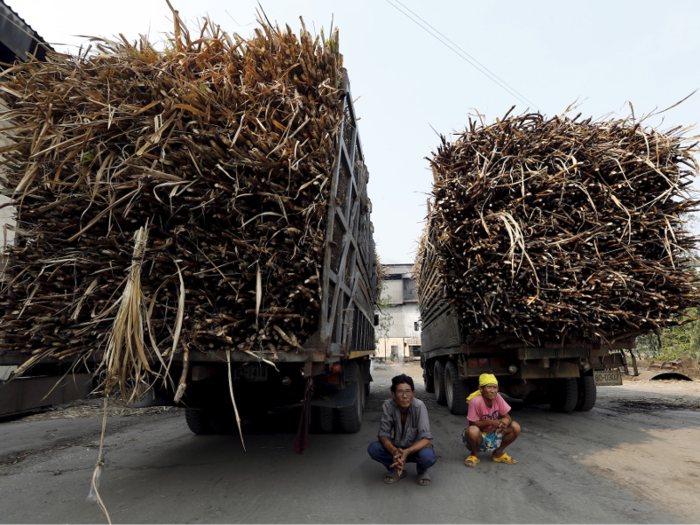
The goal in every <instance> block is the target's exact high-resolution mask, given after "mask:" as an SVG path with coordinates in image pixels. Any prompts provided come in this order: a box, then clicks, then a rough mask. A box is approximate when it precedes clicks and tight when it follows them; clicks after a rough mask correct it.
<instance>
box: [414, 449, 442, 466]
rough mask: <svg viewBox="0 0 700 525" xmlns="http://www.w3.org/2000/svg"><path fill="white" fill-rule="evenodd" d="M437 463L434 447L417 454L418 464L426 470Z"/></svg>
mask: <svg viewBox="0 0 700 525" xmlns="http://www.w3.org/2000/svg"><path fill="white" fill-rule="evenodd" d="M436 462H437V457H436V456H435V449H433V447H425V448H422V449H420V450H419V451H418V452H417V453H416V463H417V464H419V465H420V466H421V467H422V468H424V469H427V468H430V467H432V466H433V465H435V463H436Z"/></svg>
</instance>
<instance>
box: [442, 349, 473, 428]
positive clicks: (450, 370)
mask: <svg viewBox="0 0 700 525" xmlns="http://www.w3.org/2000/svg"><path fill="white" fill-rule="evenodd" d="M468 395H469V392H468V391H467V385H465V384H464V381H462V380H461V379H460V378H459V371H458V370H457V365H455V364H454V362H452V361H449V362H448V363H447V366H445V397H446V398H447V408H449V409H450V412H452V413H453V414H455V415H458V416H463V415H465V414H466V413H467V408H468V406H469V405H468V404H467V396H468Z"/></svg>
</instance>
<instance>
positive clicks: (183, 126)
mask: <svg viewBox="0 0 700 525" xmlns="http://www.w3.org/2000/svg"><path fill="white" fill-rule="evenodd" d="M174 14H175V33H174V35H173V38H172V42H171V43H172V47H171V48H168V49H166V50H165V51H163V50H159V49H156V48H155V47H154V46H153V45H152V44H150V43H149V42H148V41H147V40H146V39H145V37H144V38H141V40H140V41H138V42H135V43H129V42H127V41H122V42H114V41H109V40H103V39H98V40H95V42H94V45H95V46H96V52H92V53H87V54H84V55H80V56H71V55H58V54H56V55H49V57H48V59H47V62H45V63H43V62H38V61H35V60H34V61H30V62H27V63H24V64H19V65H16V66H15V67H14V68H12V69H11V70H10V71H9V72H8V73H7V74H6V75H5V78H4V80H3V82H2V91H0V98H2V100H3V102H4V103H5V105H6V106H7V108H8V109H7V111H5V112H3V115H2V118H3V119H4V120H5V121H9V122H12V124H13V128H12V130H11V132H10V133H11V137H10V138H11V139H12V143H11V145H9V146H6V147H4V148H2V151H1V152H0V154H2V156H3V157H4V160H3V168H2V186H3V188H4V189H3V190H2V191H3V192H4V193H5V194H6V195H9V196H10V197H12V205H13V206H14V207H15V209H16V227H15V230H16V231H15V234H16V238H15V243H14V246H12V247H10V248H8V250H7V260H6V267H5V271H4V274H3V289H4V293H3V294H2V299H1V300H2V309H3V312H2V320H1V321H0V330H1V331H2V332H3V342H2V347H1V349H0V364H15V365H18V370H17V371H16V372H15V376H16V377H18V376H21V375H22V374H28V373H31V370H32V369H33V368H39V367H43V368H44V369H46V367H54V372H55V373H58V372H67V371H71V370H72V371H76V370H78V369H85V368H87V369H88V370H90V371H91V372H93V373H95V376H96V377H97V378H98V379H99V381H98V386H99V388H100V389H101V390H102V391H103V392H104V393H105V394H106V395H112V394H115V393H117V392H120V393H121V394H122V395H124V396H125V397H126V398H127V399H128V400H129V401H132V402H135V403H139V404H140V405H141V406H144V405H148V404H164V405H167V404H178V403H179V404H180V405H181V406H182V405H184V406H185V407H187V411H186V412H187V414H186V417H187V423H188V424H189V426H190V428H191V429H192V430H193V431H194V432H196V433H207V432H216V431H218V430H222V429H225V428H226V427H228V426H230V423H231V421H234V426H235V421H236V420H239V421H240V420H242V419H250V418H253V417H255V416H259V415H263V414H265V413H267V412H268V411H269V410H271V409H277V408H283V407H290V406H299V405H301V406H302V407H303V422H304V424H303V425H300V428H303V429H304V430H305V429H307V428H308V423H309V420H310V418H311V416H313V419H315V423H316V426H317V427H318V428H319V429H320V430H322V431H331V430H332V429H333V428H340V429H341V430H342V431H346V432H356V431H357V430H359V428H360V424H361V421H362V412H363V407H364V398H365V394H366V393H367V392H368V390H369V388H368V387H369V382H370V380H371V377H370V374H369V360H368V356H369V355H370V354H371V353H372V352H373V350H374V319H375V318H374V311H373V310H374V304H375V302H376V297H377V289H378V287H379V286H380V285H379V283H378V276H377V264H376V253H375V246H374V241H373V227H372V223H371V221H370V212H371V202H370V200H369V198H368V195H367V183H368V180H369V174H368V170H367V167H366V166H365V162H364V156H363V153H362V146H361V143H360V139H359V135H358V132H357V126H356V117H355V110H354V108H353V104H352V97H351V96H350V87H349V82H348V77H347V74H346V72H345V70H344V69H343V68H342V55H341V54H340V53H339V52H338V33H337V31H332V32H331V35H330V36H329V37H328V38H325V37H324V36H323V34H322V35H321V36H320V37H315V38H314V37H312V35H311V34H310V33H309V32H308V31H306V29H305V28H304V29H303V30H302V31H301V34H300V36H299V37H297V36H296V35H295V34H294V33H292V32H291V31H290V30H289V29H288V28H287V29H280V28H279V27H276V26H272V25H270V24H269V23H261V26H260V28H258V29H257V30H256V32H255V35H254V36H253V37H252V38H250V39H248V40H246V39H244V38H242V37H240V36H238V35H235V34H234V35H229V34H227V33H225V32H223V31H222V30H221V29H220V28H219V27H218V26H216V25H213V24H211V23H210V22H208V23H207V24H205V27H204V30H203V33H202V35H201V36H197V37H195V36H191V35H190V33H189V32H188V30H187V28H186V27H185V26H184V25H183V24H182V22H181V21H180V19H179V17H178V16H177V12H174ZM334 420H335V421H334ZM334 425H335V427H334ZM303 433H304V432H301V434H303Z"/></svg>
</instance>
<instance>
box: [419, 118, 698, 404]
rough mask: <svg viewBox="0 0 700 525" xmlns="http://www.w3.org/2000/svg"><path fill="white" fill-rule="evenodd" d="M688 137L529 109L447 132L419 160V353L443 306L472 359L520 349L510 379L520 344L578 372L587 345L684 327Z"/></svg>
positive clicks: (688, 296) (691, 299)
mask: <svg viewBox="0 0 700 525" xmlns="http://www.w3.org/2000/svg"><path fill="white" fill-rule="evenodd" d="M686 134H687V130H685V129H681V128H676V129H673V130H670V131H665V132H662V131H658V130H656V129H654V128H652V127H650V126H648V125H647V124H646V123H645V122H644V120H643V119H642V120H636V119H634V118H628V119H611V120H599V121H594V120H592V119H588V120H579V117H576V118H570V117H568V116H567V115H563V116H557V117H554V118H546V117H544V116H543V115H541V114H538V113H533V114H524V115H520V116H507V115H506V117H505V118H503V119H502V120H497V121H496V122H495V123H494V124H491V125H486V124H483V123H477V122H474V121H471V120H470V123H469V125H468V127H467V129H466V130H465V131H464V132H463V133H461V134H459V135H458V137H457V138H456V140H455V141H454V142H448V141H447V140H446V139H445V138H444V137H443V138H442V143H441V144H440V145H439V147H438V148H437V151H436V152H435V153H434V154H433V155H432V157H431V158H430V159H429V161H430V164H431V167H432V172H433V176H434V185H433V192H432V199H431V201H430V203H429V213H428V219H427V225H426V228H425V231H424V234H423V236H422V239H421V244H420V249H419V254H418V258H417V273H418V295H419V300H420V309H421V319H422V321H423V326H424V332H423V336H424V347H425V336H426V333H425V329H426V327H428V331H430V328H429V326H430V325H431V323H433V322H434V321H437V320H439V319H440V318H441V317H440V316H441V315H443V314H444V313H445V311H446V310H445V309H446V308H448V309H449V312H450V315H451V316H453V317H454V319H455V322H456V323H457V325H455V326H456V328H455V331H456V332H459V333H458V334H455V337H456V338H459V339H460V341H461V342H462V343H463V344H464V345H467V346H469V345H472V350H473V347H474V345H478V344H482V345H487V346H491V347H493V345H497V346H498V347H499V348H500V350H501V351H502V352H505V354H503V355H506V354H507V352H508V349H517V348H520V349H521V350H518V352H519V353H520V358H519V359H518V358H516V359H515V360H514V362H513V364H512V367H513V369H520V371H519V372H515V373H514V374H515V376H517V375H518V374H520V373H521V372H522V373H524V371H523V370H522V369H523V363H525V364H527V363H530V364H532V363H533V362H534V361H533V360H528V358H527V355H528V354H527V351H526V350H527V348H530V349H531V350H532V351H531V352H530V354H529V355H530V356H532V357H531V359H532V358H534V357H535V355H538V356H539V357H540V358H541V359H543V360H545V359H546V360H548V359H550V357H552V358H557V356H556V354H552V356H550V355H549V354H550V353H551V352H548V351H546V350H544V349H545V348H546V347H549V348H557V347H558V348H559V349H560V350H561V351H562V354H561V355H559V356H558V357H559V358H563V357H564V353H565V352H564V349H566V348H569V349H570V350H568V353H569V354H571V356H570V357H572V358H573V357H575V356H574V355H573V354H574V353H575V352H574V351H573V350H571V348H572V347H575V348H579V349H580V351H581V352H582V356H583V358H585V359H586V362H585V365H586V367H587V368H586V369H585V370H582V371H581V374H583V372H586V371H588V370H589V369H590V368H591V366H593V365H592V364H591V363H590V362H589V361H588V360H587V359H588V357H589V356H590V350H591V348H593V349H596V348H597V349H600V348H601V346H602V347H608V348H615V347H617V348H623V347H625V345H624V344H623V341H624V340H627V341H628V343H629V344H627V348H629V347H630V346H632V345H633V340H634V337H635V336H636V335H639V334H642V333H648V332H652V331H656V330H659V329H662V328H667V327H670V326H674V325H677V324H680V323H684V322H690V321H692V320H693V319H691V318H690V316H689V315H687V314H686V311H687V310H688V309H689V308H692V307H697V306H698V305H699V304H700V294H699V293H698V278H697V275H696V273H695V272H694V271H693V269H692V268H691V267H690V255H691V251H692V250H693V249H694V248H695V247H696V238H695V237H694V236H693V235H692V234H691V232H690V231H688V229H687V228H686V226H685V224H686V220H687V217H688V214H690V213H692V212H694V211H696V210H697V205H698V202H697V201H696V200H693V199H692V198H691V197H690V196H689V193H688V190H689V188H690V186H691V184H692V182H693V178H694V177H695V175H696V174H697V171H698V165H697V161H696V159H695V157H694V153H695V152H696V151H697V150H696V148H695V144H693V140H692V139H690V138H689V137H687V136H686ZM430 337H431V336H430V334H428V338H430ZM431 345H432V346H434V347H436V348H437V347H439V346H441V344H440V343H438V341H429V345H428V346H431ZM616 345H617V346H616ZM442 346H444V345H442ZM584 347H585V348H588V350H584ZM538 348H539V349H542V350H541V351H540V354H541V355H539V354H538V353H537V351H536V350H537V349H538ZM465 351H468V350H467V349H466V347H465ZM472 354H473V352H472ZM523 356H525V357H523ZM523 359H524V360H523ZM506 360H507V359H506ZM445 364H446V363H443V365H445ZM599 364H600V363H599ZM545 365H546V366H547V367H548V366H549V361H546V363H544V362H543V363H542V366H543V367H544V366H545ZM600 367H601V368H603V365H602V364H600ZM593 368H595V366H593ZM428 370H429V372H432V371H433V369H432V368H429V369H428ZM485 371H488V370H485ZM558 371H559V372H561V371H562V369H561V368H559V369H558ZM476 372H477V371H476V370H475V371H473V373H474V374H476ZM533 373H534V372H533ZM552 373H553V372H550V371H547V374H548V375H550V376H551V374H552ZM470 374H471V373H470ZM571 374H572V375H570V376H566V375H564V376H559V377H574V375H576V376H577V375H578V372H577V373H576V374H574V372H571ZM515 376H513V379H514V378H515ZM462 377H466V376H464V375H463V376H462ZM525 377H526V376H522V377H519V379H524V378H525ZM533 377H535V376H533ZM551 377H556V376H551ZM516 397H519V396H516ZM591 406H592V405H591Z"/></svg>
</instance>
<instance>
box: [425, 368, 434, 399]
mask: <svg viewBox="0 0 700 525" xmlns="http://www.w3.org/2000/svg"><path fill="white" fill-rule="evenodd" d="M423 385H425V391H426V392H428V394H432V393H433V392H435V377H433V375H431V374H429V373H428V365H427V364H426V365H425V366H424V367H423Z"/></svg>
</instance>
